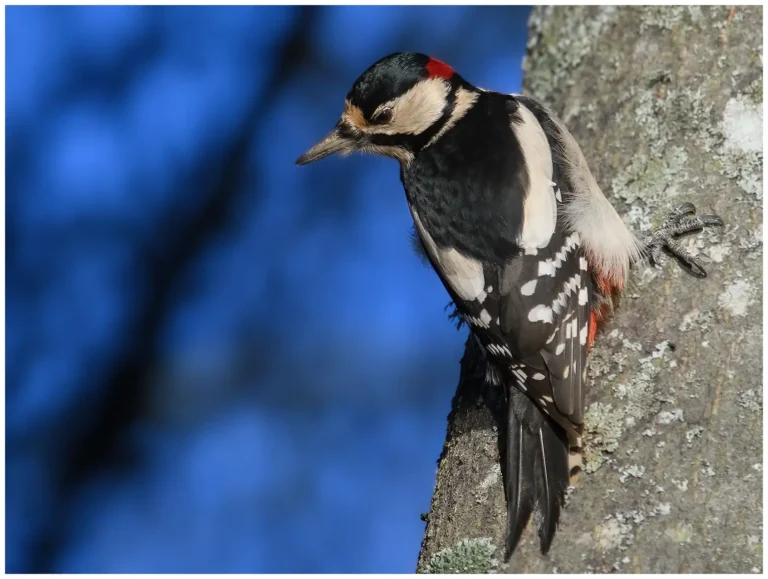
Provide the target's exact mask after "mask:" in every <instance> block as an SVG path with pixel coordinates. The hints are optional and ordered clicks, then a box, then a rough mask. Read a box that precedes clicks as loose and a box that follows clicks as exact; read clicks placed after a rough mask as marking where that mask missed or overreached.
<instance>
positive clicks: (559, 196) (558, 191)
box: [555, 189, 563, 203]
mask: <svg viewBox="0 0 768 579" xmlns="http://www.w3.org/2000/svg"><path fill="white" fill-rule="evenodd" d="M555 199H557V200H558V201H559V202H560V203H562V202H563V196H562V195H560V189H557V190H556V191H555Z"/></svg>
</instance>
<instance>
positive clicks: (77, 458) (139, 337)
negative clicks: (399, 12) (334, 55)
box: [29, 7, 317, 573]
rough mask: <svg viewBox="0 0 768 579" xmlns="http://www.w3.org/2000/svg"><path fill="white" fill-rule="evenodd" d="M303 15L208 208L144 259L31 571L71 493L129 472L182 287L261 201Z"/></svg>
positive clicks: (46, 550) (45, 556)
mask: <svg viewBox="0 0 768 579" xmlns="http://www.w3.org/2000/svg"><path fill="white" fill-rule="evenodd" d="M297 10H298V14H297V18H296V20H295V23H294V25H293V27H292V28H291V29H290V30H289V31H288V33H287V36H286V37H285V39H284V40H283V41H282V42H281V43H280V46H279V48H278V49H277V50H276V54H277V56H276V58H275V59H274V61H273V64H272V73H271V76H270V78H268V79H267V81H266V82H265V84H264V90H263V91H262V93H261V95H260V97H259V98H257V99H255V100H254V102H253V104H252V106H251V108H250V110H249V111H248V112H247V114H246V116H245V118H244V119H243V121H242V122H241V123H240V127H241V129H240V132H239V134H238V135H237V136H236V137H235V138H234V139H233V141H232V143H231V144H230V145H229V147H228V148H227V149H226V150H225V151H222V154H221V155H218V156H216V157H215V158H211V159H209V160H208V161H206V162H203V163H201V165H200V168H199V170H198V171H197V173H196V174H195V175H192V176H191V178H190V179H189V181H188V183H187V185H188V186H189V187H190V188H192V187H194V186H195V184H198V183H201V182H202V183H206V182H210V181H211V178H210V177H209V176H210V175H215V176H216V177H215V178H214V185H213V186H212V188H211V189H210V191H209V193H208V194H207V195H205V200H204V202H202V203H200V206H199V210H198V211H197V212H196V213H195V214H194V215H191V216H189V218H188V219H187V220H186V221H184V222H181V223H179V222H178V221H176V220H174V221H171V220H169V221H168V223H167V227H168V231H167V232H166V233H165V234H164V240H163V242H164V243H163V249H162V250H161V251H159V252H156V253H151V254H148V255H146V256H145V262H146V264H147V265H146V276H147V279H148V280H149V281H148V285H147V294H146V296H147V297H146V299H145V301H144V303H143V305H142V306H141V308H140V311H139V313H138V315H137V316H136V323H135V326H134V327H133V328H132V330H131V331H130V332H128V333H127V335H126V337H127V340H126V346H125V350H124V352H123V355H122V357H121V358H120V359H119V360H118V361H117V363H116V364H115V366H114V369H113V371H112V372H111V377H110V378H108V383H109V387H108V393H107V395H106V398H105V399H104V400H103V401H102V404H101V407H100V408H98V409H97V410H96V411H93V410H91V412H92V413H94V414H95V416H87V417H80V418H78V417H73V420H86V421H88V422H90V427H89V428H88V429H87V430H86V431H85V433H84V435H83V436H82V437H81V438H80V439H79V440H76V441H75V442H74V444H73V450H72V454H71V456H70V457H69V460H68V461H67V466H66V468H65V472H64V475H63V480H62V484H61V493H62V496H63V497H64V499H65V500H64V501H63V506H62V507H61V508H60V512H59V513H58V516H56V515H54V516H53V517H52V520H53V521H54V524H55V525H56V526H55V528H52V529H50V532H49V533H48V536H46V537H44V538H43V539H42V541H41V548H40V551H39V553H38V556H36V557H35V558H34V560H35V561H36V568H35V569H30V570H29V572H33V573H46V572H51V571H54V568H53V566H54V563H55V560H56V555H57V552H58V549H59V547H60V544H61V540H62V538H63V536H62V533H63V530H64V528H65V521H64V520H63V516H64V513H66V512H67V511H68V505H67V504H66V503H67V500H66V499H67V498H69V497H70V496H71V495H73V493H72V492H71V491H72V490H73V489H74V488H75V487H77V486H78V485H79V484H81V483H82V482H83V481H85V480H87V479H88V478H89V477H90V476H91V475H92V474H94V473H95V472H96V471H97V470H99V469H103V468H105V467H108V466H111V467H115V466H121V465H122V466H125V465H126V463H129V462H130V457H122V456H120V446H121V441H122V437H123V435H124V433H125V432H126V430H127V429H128V428H129V427H130V426H131V424H133V423H134V422H135V421H136V419H137V418H139V417H140V415H141V413H142V411H143V409H144V405H145V402H146V401H147V398H148V394H149V387H150V373H151V372H152V369H153V368H154V367H155V359H154V358H155V346H156V344H157V338H158V336H159V334H160V332H161V331H162V330H163V328H164V326H165V324H166V322H167V318H168V314H169V313H170V312H171V311H172V310H173V306H174V303H173V300H174V298H175V297H176V296H177V291H178V288H179V282H180V280H181V279H183V277H184V275H185V273H186V272H187V271H188V270H189V268H191V267H192V266H194V264H195V263H196V261H197V259H198V257H199V256H200V255H201V253H202V252H203V251H204V250H205V248H206V247H207V246H208V245H209V244H210V243H211V241H212V240H213V239H214V238H215V237H216V236H217V235H218V233H219V232H220V231H221V230H223V229H225V228H226V227H227V225H228V224H229V223H230V221H231V218H232V217H233V216H232V209H233V207H235V206H236V205H237V203H238V200H239V199H240V198H241V197H242V196H243V195H245V194H249V195H251V194H256V195H258V191H256V192H254V191H246V188H245V187H244V184H245V182H246V175H247V174H248V173H249V172H250V171H253V169H254V168H253V167H251V166H249V164H248V159H249V154H250V152H251V149H252V146H253V142H254V140H255V139H256V138H257V136H258V135H259V132H260V130H261V127H262V126H263V124H264V122H265V121H266V120H267V119H268V117H269V115H270V113H271V111H272V108H273V106H274V105H275V103H276V99H278V98H279V97H280V95H281V93H282V90H283V88H284V87H285V86H286V85H287V83H288V82H289V81H290V79H291V77H292V76H293V75H294V74H295V73H296V72H297V70H298V69H299V67H300V66H301V65H302V62H303V61H304V59H305V57H306V54H307V53H308V45H307V39H308V38H310V37H311V35H310V31H311V28H312V26H313V25H314V22H315V20H316V14H317V9H316V8H314V7H300V8H298V9H297ZM249 181H250V179H249ZM188 191H189V189H187V190H185V188H181V189H180V191H179V192H178V197H179V199H180V200H181V202H183V198H184V196H185V195H187V194H188ZM126 459H128V460H126Z"/></svg>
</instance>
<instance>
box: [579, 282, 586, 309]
mask: <svg viewBox="0 0 768 579" xmlns="http://www.w3.org/2000/svg"><path fill="white" fill-rule="evenodd" d="M586 303H587V288H585V287H583V288H581V289H580V290H579V305H580V306H583V305H585V304H586Z"/></svg>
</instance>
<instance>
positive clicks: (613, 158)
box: [418, 6, 763, 573]
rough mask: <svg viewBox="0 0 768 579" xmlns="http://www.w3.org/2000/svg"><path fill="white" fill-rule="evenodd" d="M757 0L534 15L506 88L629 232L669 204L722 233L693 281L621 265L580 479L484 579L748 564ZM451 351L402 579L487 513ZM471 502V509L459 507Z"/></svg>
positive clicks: (753, 514) (751, 543)
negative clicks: (433, 459) (576, 161)
mask: <svg viewBox="0 0 768 579" xmlns="http://www.w3.org/2000/svg"><path fill="white" fill-rule="evenodd" d="M761 47H762V9H761V8H760V7H757V6H755V7H735V8H729V7H716V6H715V7H663V6H653V7H622V8H610V7H568V8H565V7H563V8H559V7H558V8H550V7H537V8H534V10H533V12H532V16H531V20H530V24H529V42H528V55H527V57H526V60H525V63H524V70H525V79H524V92H526V93H528V94H530V95H531V96H534V97H535V98H538V99H540V100H542V101H543V102H544V103H546V104H547V105H548V106H550V107H552V108H553V110H554V111H555V112H556V113H557V114H558V115H560V116H561V118H563V119H564V121H565V122H566V124H567V125H568V126H569V128H570V129H571V131H572V132H573V133H574V135H575V137H576V138H577V140H578V141H579V142H580V143H581V146H582V148H583V150H584V153H585V156H586V157H587V160H588V161H589V163H590V166H591V168H592V170H593V172H594V174H595V176H596V178H597V180H598V182H599V183H600V185H601V187H602V188H603V191H604V192H605V193H606V195H607V196H608V197H609V198H610V199H611V201H612V202H613V203H614V205H615V206H616V208H617V210H618V211H619V212H620V214H621V215H622V216H623V217H624V219H625V220H626V222H627V223H628V224H629V225H630V226H632V227H633V228H634V229H635V231H637V232H638V234H639V235H640V236H642V234H644V233H646V232H648V231H649V230H650V229H651V228H652V227H655V226H657V225H659V223H660V220H661V219H662V218H663V216H664V215H665V214H666V213H667V211H668V210H669V209H670V208H671V207H672V206H674V205H676V204H678V203H680V202H682V201H691V202H693V203H694V204H695V205H696V206H697V208H698V209H699V212H700V213H717V214H719V215H720V216H721V217H722V218H723V219H724V220H725V223H726V227H725V228H723V229H720V230H716V231H710V232H707V233H705V234H703V235H699V236H692V237H689V238H687V239H686V241H685V242H684V243H685V245H686V246H687V247H688V248H689V249H691V251H692V252H693V253H694V254H695V255H699V256H700V257H701V259H702V261H703V262H704V263H705V267H706V268H707V270H708V272H709V277H708V278H706V279H704V280H695V279H693V278H691V277H689V276H687V275H686V274H685V273H684V272H683V271H682V270H681V269H680V268H678V267H677V266H676V265H675V264H672V263H668V264H666V265H665V266H663V267H661V268H657V269H653V268H651V267H649V266H641V267H638V268H636V269H635V271H634V272H633V274H634V275H633V281H632V283H631V284H630V287H629V288H628V289H627V291H626V295H625V296H624V300H623V303H622V307H621V309H620V310H619V312H618V314H617V316H616V318H615V319H614V320H613V322H612V323H611V325H610V326H609V327H608V328H607V329H606V330H605V331H604V332H603V333H602V334H601V335H600V337H599V341H598V344H597V345H596V347H595V349H594V350H593V352H592V354H591V355H590V386H589V389H588V394H587V406H588V408H589V410H588V412H587V421H588V423H587V425H586V430H587V436H586V443H587V451H586V452H587V463H588V468H587V471H588V472H587V473H585V474H584V475H582V477H581V480H580V483H579V486H578V487H577V488H576V489H574V490H573V492H572V493H571V495H570V496H569V500H568V505H567V507H566V509H565V511H564V514H563V517H562V521H561V525H560V529H559V531H558V533H557V535H556V537H555V541H554V544H553V547H552V550H551V552H550V554H549V555H548V556H542V555H540V554H539V553H538V550H537V545H538V541H537V540H536V539H537V537H536V535H535V533H534V532H532V530H531V529H530V528H529V529H528V531H527V532H526V534H525V535H524V539H523V541H522V544H521V545H520V547H519V548H518V551H517V552H516V553H515V555H514V556H513V557H512V559H511V560H510V562H509V563H508V564H505V563H504V562H503V561H498V564H497V565H494V566H493V567H492V568H491V569H489V571H491V572H542V573H547V572H556V571H558V572H590V571H595V572H602V571H613V570H617V571H623V572H650V573H661V572H681V573H685V572H758V571H761V570H762V501H761V496H762V396H761V392H762V349H761V346H762V326H761V323H760V321H761V319H762V300H761V294H762V266H761V264H762V225H761V224H762V162H763V152H762V133H761V131H760V129H758V128H757V127H756V126H755V125H756V124H758V125H759V126H760V127H761V126H762V80H763V79H762V48H761ZM481 365H482V362H480V361H479V357H478V355H477V352H476V350H475V346H474V342H473V341H468V342H467V351H466V353H465V355H464V359H463V360H462V372H461V378H460V384H459V388H458V390H457V393H456V396H455V398H454V401H453V407H452V411H451V415H450V416H449V420H448V436H447V440H446V443H445V447H444V450H443V454H442V456H441V460H440V467H439V470H438V476H437V484H436V488H435V494H434V497H433V501H432V508H431V511H430V513H429V516H428V523H427V528H426V531H425V535H424V541H423V544H422V550H421V554H420V557H419V566H418V570H419V571H422V572H428V571H429V562H430V561H431V560H432V558H433V557H434V556H435V554H436V553H438V552H439V551H441V550H444V549H455V548H456V546H457V545H459V544H465V543H461V542H462V541H463V540H466V539H481V538H482V539H486V538H490V539H489V540H490V541H491V542H492V545H494V546H495V547H496V549H495V551H494V552H495V553H496V556H497V557H498V558H499V559H501V554H502V553H503V551H504V549H503V538H504V526H505V521H506V514H505V512H506V509H505V503H504V497H503V490H502V481H501V477H500V476H495V477H494V472H497V471H498V463H499V452H498V432H497V428H496V422H495V421H494V419H493V416H492V412H494V411H497V407H498V403H499V400H498V393H494V392H492V391H489V390H488V389H487V388H486V387H485V386H484V385H483V384H482V371H483V370H482V367H481ZM478 497H481V498H482V500H480V499H478Z"/></svg>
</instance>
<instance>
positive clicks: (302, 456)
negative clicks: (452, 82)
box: [6, 6, 529, 572]
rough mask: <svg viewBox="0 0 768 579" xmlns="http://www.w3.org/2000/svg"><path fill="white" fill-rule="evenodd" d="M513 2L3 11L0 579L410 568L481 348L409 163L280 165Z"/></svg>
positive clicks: (515, 30) (505, 77)
mask: <svg viewBox="0 0 768 579" xmlns="http://www.w3.org/2000/svg"><path fill="white" fill-rule="evenodd" d="M528 12H529V9H528V8H525V7H495V8H487V7H486V8H479V7H477V8H475V7H460V6H457V7H450V8H445V7H334V8H324V7H321V8H298V7H227V8H205V7H193V8H183V7H174V8H162V7H153V8H142V7H126V8H123V7H79V8H69V7H45V8H36V7H9V8H7V10H6V27H7V44H6V51H7V62H6V66H7V73H6V74H7V76H6V90H7V92H6V131H7V133H6V171H7V188H6V204H7V205H6V209H7V212H6V216H7V222H6V243H7V262H6V268H7V269H6V276H7V287H6V300H7V313H6V315H7V326H6V362H7V374H6V378H7V380H6V384H7V387H6V467H7V468H6V516H7V520H6V568H7V571H9V572H46V571H56V572H259V571H262V572H289V571H290V572H412V571H413V570H414V569H415V565H416V558H417V554H418V551H419V547H420V543H421V539H422V534H423V529H424V523H423V522H422V521H421V520H420V518H419V514H420V513H422V512H426V511H428V510H429V502H430V498H431V494H432V488H433V485H434V476H435V470H436V460H437V458H438V456H439V453H440V450H441V447H442V443H443V439H444V434H445V426H446V422H445V419H446V416H447V413H448V411H449V409H450V401H451V398H452V395H453V392H454V389H455V385H456V381H457V377H458V362H459V359H460V357H461V354H462V352H463V343H464V338H465V330H463V331H461V332H457V331H456V330H455V328H454V327H453V325H452V324H451V323H450V322H449V321H448V320H447V318H446V313H445V312H444V307H445V306H446V304H447V303H448V296H447V294H446V293H445V290H444V289H443V288H442V287H441V285H440V283H439V281H438V279H437V277H436V276H435V275H434V274H433V273H432V272H431V271H429V270H428V269H427V268H426V267H424V266H423V265H422V264H421V262H420V261H419V259H418V258H417V257H416V256H415V255H414V253H413V251H412V249H411V246H410V240H409V235H408V232H409V229H410V215H409V214H408V211H407V209H406V205H405V200H404V195H403V192H402V189H401V185H400V183H399V178H398V169H397V165H396V163H395V162H393V161H391V160H386V159H379V158H373V157H351V158H347V159H338V158H331V159H328V160H325V161H323V162H320V163H317V164H314V165H310V166H308V167H302V168H298V167H296V166H295V165H294V160H295V159H296V158H297V157H298V156H299V155H300V154H301V153H303V152H304V151H305V150H306V149H307V148H308V147H309V146H310V145H312V144H313V143H314V142H315V141H316V140H318V139H319V138H321V137H322V136H323V135H325V133H326V132H327V131H328V130H330V128H331V127H332V126H333V124H334V123H335V121H336V119H337V118H338V115H339V113H340V112H341V108H342V103H343V99H344V96H345V95H346V93H347V91H348V90H349V88H350V87H351V85H352V82H353V81H354V80H355V78H356V77H357V76H358V75H359V74H360V73H361V72H362V71H363V70H364V69H365V68H367V67H368V66H369V65H370V64H372V63H373V62H374V61H375V60H377V59H378V58H380V57H381V56H384V55H386V54H389V53H391V52H395V51H399V50H413V51H419V52H425V53H427V54H430V55H432V56H435V57H437V58H440V59H441V60H444V61H446V62H448V63H450V64H451V65H452V66H453V67H454V68H455V69H457V71H458V72H459V73H460V74H462V76H464V77H465V78H466V79H467V80H469V81H470V82H473V83H474V84H476V85H479V86H482V87H487V88H492V89H494V90H499V91H503V92H513V91H518V90H519V89H520V84H521V82H520V74H521V71H520V67H521V62H522V57H523V53H524V47H525V42H526V21H527V17H528Z"/></svg>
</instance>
